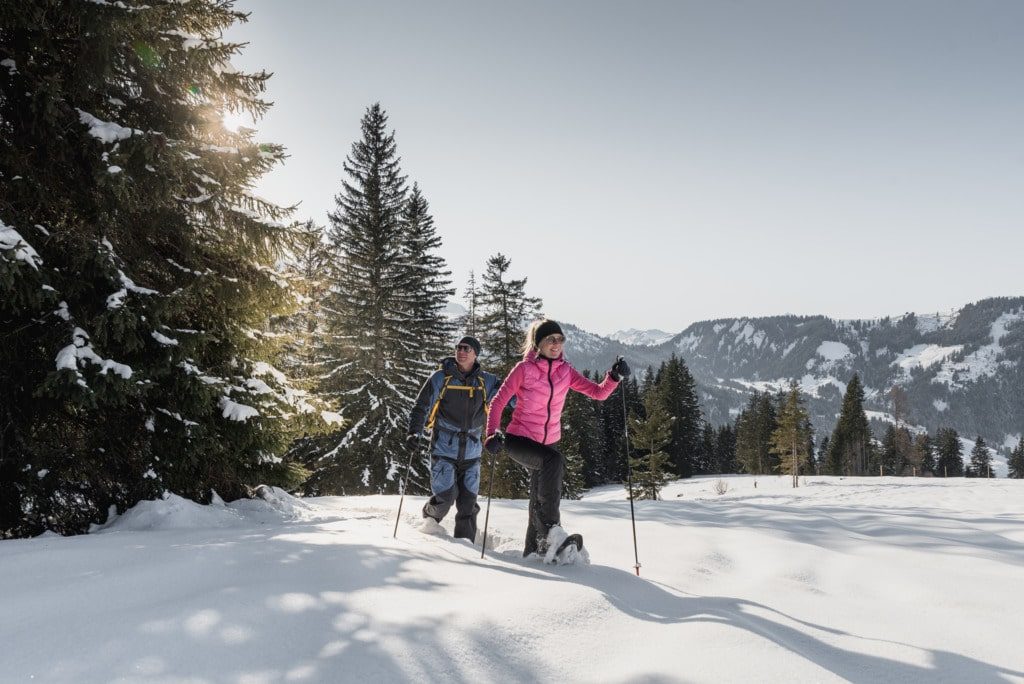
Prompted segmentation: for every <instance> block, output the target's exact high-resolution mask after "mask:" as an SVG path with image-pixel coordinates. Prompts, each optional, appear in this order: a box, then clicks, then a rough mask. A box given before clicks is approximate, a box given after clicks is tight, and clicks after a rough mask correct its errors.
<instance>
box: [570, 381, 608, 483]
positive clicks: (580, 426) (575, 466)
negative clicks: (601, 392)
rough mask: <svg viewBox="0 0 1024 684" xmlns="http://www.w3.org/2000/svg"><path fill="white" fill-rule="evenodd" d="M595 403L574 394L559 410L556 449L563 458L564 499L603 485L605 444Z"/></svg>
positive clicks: (571, 393)
mask: <svg viewBox="0 0 1024 684" xmlns="http://www.w3.org/2000/svg"><path fill="white" fill-rule="evenodd" d="M594 403H595V402H594V401H592V400H590V399H588V398H587V397H586V396H584V395H582V394H579V393H577V392H570V393H569V394H568V396H566V398H565V409H564V410H563V411H562V440H561V442H560V443H559V445H560V446H559V448H560V449H561V451H562V454H564V455H565V459H566V466H567V471H566V485H565V490H566V497H568V498H579V496H578V495H580V494H582V492H583V490H584V489H586V488H588V487H593V486H595V485H598V484H604V483H605V482H607V480H605V479H603V478H604V473H603V472H602V466H603V462H604V453H603V450H604V443H603V441H602V439H601V434H600V431H599V428H598V421H597V414H596V413H595V411H594V410H593V404H594Z"/></svg>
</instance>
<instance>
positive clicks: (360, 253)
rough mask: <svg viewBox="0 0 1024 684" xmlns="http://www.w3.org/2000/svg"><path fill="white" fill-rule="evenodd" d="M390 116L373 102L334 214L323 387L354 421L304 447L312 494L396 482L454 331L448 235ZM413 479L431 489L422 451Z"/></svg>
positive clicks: (390, 486) (388, 488)
mask: <svg viewBox="0 0 1024 684" xmlns="http://www.w3.org/2000/svg"><path fill="white" fill-rule="evenodd" d="M387 123H388V119H387V114H386V113H385V112H384V110H383V109H382V108H381V106H380V105H379V104H374V105H372V106H371V107H369V108H368V109H367V111H366V114H365V115H364V116H363V119H362V136H361V138H360V139H359V140H357V141H356V142H355V143H354V144H353V145H352V151H351V152H350V154H349V156H348V157H347V159H346V160H345V164H344V169H345V175H346V178H345V179H344V180H343V182H342V190H341V192H339V193H338V195H337V196H336V197H335V204H336V209H335V211H334V212H333V213H332V214H330V221H331V226H330V229H329V237H330V240H331V243H332V244H333V248H334V252H335V254H336V257H335V264H334V268H333V269H332V272H331V289H330V292H329V294H328V295H327V297H326V298H325V303H324V322H325V325H326V331H325V335H324V340H325V352H326V353H327V356H328V357H329V358H330V359H332V360H333V362H332V363H331V364H329V365H326V366H325V367H324V368H323V373H322V380H321V383H320V394H321V395H323V396H325V397H327V398H328V399H331V400H333V401H336V402H337V403H338V404H340V405H341V415H342V416H343V417H344V419H345V420H346V425H345V427H344V429H343V431H341V432H337V433H334V434H331V435H328V436H326V437H323V438H319V439H316V440H312V441H310V442H309V443H306V444H304V445H302V447H301V449H299V450H297V455H298V457H299V458H300V459H301V460H302V461H303V462H304V463H306V464H307V466H308V467H309V468H310V469H311V470H312V471H313V475H312V476H311V477H310V479H309V481H308V482H307V485H306V491H307V493H310V494H343V493H356V492H366V493H369V492H396V491H398V487H399V482H400V480H401V477H402V476H403V475H404V468H405V463H406V461H407V460H408V457H409V455H410V454H409V451H408V448H409V447H407V445H406V444H405V441H404V436H405V428H406V426H407V423H408V418H409V412H410V410H411V409H412V405H413V401H414V399H415V396H416V393H417V392H418V390H419V388H420V386H421V385H422V384H423V382H424V380H425V379H426V376H427V374H428V373H429V372H430V371H432V370H433V369H434V368H435V367H436V363H437V357H438V355H439V353H440V351H441V347H442V346H444V345H442V342H441V341H442V340H444V339H445V338H446V337H448V336H449V335H450V334H451V331H450V328H449V327H448V326H447V324H446V322H445V321H444V320H443V316H441V315H440V311H441V309H443V308H444V306H445V304H446V302H447V298H448V297H449V296H450V295H451V290H450V289H449V288H448V279H447V278H448V272H447V271H446V270H444V262H443V260H441V259H440V258H439V257H437V256H435V255H434V253H433V250H435V249H437V248H438V247H439V246H440V240H439V239H438V238H437V236H436V234H435V232H434V228H433V221H432V219H431V218H430V215H429V213H428V211H427V204H426V201H425V200H424V199H423V197H422V195H421V194H420V193H419V192H418V190H416V191H415V192H414V193H413V194H412V195H411V197H410V196H409V194H408V193H407V190H406V183H405V176H403V175H402V173H401V168H400V159H399V157H398V152H397V145H396V143H395V136H394V132H390V133H389V132H388V130H387ZM408 200H411V202H410V201H408ZM409 487H410V490H411V491H418V492H424V491H428V488H429V468H428V466H427V464H426V463H425V462H423V459H421V458H414V459H413V461H412V469H411V472H410V474H409Z"/></svg>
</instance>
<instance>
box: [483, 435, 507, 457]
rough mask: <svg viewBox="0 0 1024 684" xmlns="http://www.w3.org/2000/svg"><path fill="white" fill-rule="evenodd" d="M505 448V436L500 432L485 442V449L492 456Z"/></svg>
mask: <svg viewBox="0 0 1024 684" xmlns="http://www.w3.org/2000/svg"><path fill="white" fill-rule="evenodd" d="M503 446H505V435H503V434H501V433H500V432H495V433H494V434H493V435H491V436H490V437H488V438H487V441H486V442H484V449H487V451H489V452H490V453H492V454H497V453H498V452H499V451H501V448H502V447H503Z"/></svg>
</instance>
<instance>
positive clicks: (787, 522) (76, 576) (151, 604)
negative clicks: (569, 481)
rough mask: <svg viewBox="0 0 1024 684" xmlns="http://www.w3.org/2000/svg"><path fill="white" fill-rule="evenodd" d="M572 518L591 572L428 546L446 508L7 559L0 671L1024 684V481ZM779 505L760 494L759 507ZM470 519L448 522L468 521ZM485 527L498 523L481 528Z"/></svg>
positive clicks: (125, 537)
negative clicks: (424, 526)
mask: <svg viewBox="0 0 1024 684" xmlns="http://www.w3.org/2000/svg"><path fill="white" fill-rule="evenodd" d="M717 479H718V478H715V477H711V478H697V479H693V480H687V481H683V482H677V483H673V484H671V485H670V486H669V487H668V488H667V489H666V490H665V492H664V500H663V501H658V502H646V501H645V502H637V505H636V513H637V533H638V538H639V553H640V560H641V563H642V568H641V575H642V576H641V577H639V578H638V577H636V576H635V574H634V571H633V568H632V566H633V543H632V538H631V535H630V521H629V503H628V501H626V500H625V498H624V493H623V490H622V489H621V488H617V487H604V488H599V489H598V490H595V491H594V492H592V493H591V494H590V495H589V496H587V497H586V498H584V500H582V501H570V502H565V503H564V504H563V523H564V525H565V527H566V528H567V529H568V530H569V531H571V532H580V533H582V534H583V535H584V538H585V540H586V544H587V548H588V549H589V551H590V555H591V559H592V564H591V565H589V566H557V565H555V566H551V565H543V564H541V563H540V562H538V561H535V560H524V559H522V558H520V554H519V549H520V548H521V543H522V534H523V531H524V528H525V517H526V514H525V502H523V501H496V502H495V503H494V505H493V506H492V508H491V519H490V526H491V531H492V533H494V535H495V540H494V541H495V543H494V544H493V546H494V547H495V548H494V549H492V550H491V551H489V552H488V556H487V558H485V559H484V560H480V552H479V547H473V546H471V545H470V544H469V543H468V542H466V541H461V540H460V541H456V540H453V539H451V538H450V536H448V535H449V534H450V531H451V526H452V521H451V520H450V519H448V520H445V522H444V528H445V530H443V531H439V530H437V529H435V530H434V534H426V533H424V531H421V529H420V527H421V519H420V517H419V509H420V507H421V505H422V504H423V501H424V499H423V498H421V497H407V498H406V499H405V502H404V509H403V516H402V520H401V525H400V527H399V531H398V539H397V540H396V539H392V536H391V535H392V529H393V526H394V521H395V513H396V510H397V505H398V497H393V496H374V497H326V498H320V499H307V500H297V499H293V498H291V497H288V496H287V495H283V494H281V493H280V492H278V493H277V496H275V497H271V501H270V502H266V501H262V500H256V501H241V502H235V503H233V504H229V505H227V506H224V505H223V504H220V505H212V506H198V505H196V504H193V503H191V502H189V501H186V500H184V499H180V498H178V497H170V498H169V499H167V500H166V501H157V502H145V503H143V504H140V505H139V506H137V507H136V508H134V509H133V510H131V511H129V512H127V513H126V514H124V515H122V516H121V517H119V518H117V519H115V520H113V521H112V522H110V523H108V524H107V525H105V526H104V527H103V528H101V529H100V530H98V531H97V532H96V533H94V534H91V535H86V536H80V537H71V538H61V537H57V536H55V535H50V534H47V535H44V536H42V537H39V538H37V539H31V540H18V541H4V542H0V605H2V606H3V607H4V610H3V611H2V613H0V643H3V644H4V649H3V651H2V653H0V672H2V673H3V676H2V679H3V680H4V681H28V680H31V681H36V682H76V683H78V682H106V681H120V682H162V683H163V682H186V681H187V682H336V681H374V682H376V681H448V682H471V681H560V680H566V681H602V682H625V681H658V682H720V681H744V682H755V681H757V682H766V681H770V682H782V681H786V682H793V681H798V682H838V681H857V682H1024V652H1022V651H1021V649H1020V648H1019V645H1018V642H1019V627H1020V622H1019V621H1020V615H1021V614H1022V612H1024V595H1022V593H1021V591H1020V586H1021V577H1022V570H1024V482H1021V481H1012V480H964V479H949V480H939V479H909V478H846V479H839V478H825V477H821V478H814V477H812V478H806V480H805V482H804V486H802V487H800V488H799V489H796V490H793V489H791V488H790V484H789V479H788V478H785V477H775V476H772V477H760V478H754V477H750V476H726V477H723V478H722V480H723V481H724V482H725V483H726V484H727V485H728V491H727V492H726V493H725V494H724V495H717V494H715V491H714V489H715V483H716V480H717ZM755 481H756V483H757V486H756V488H755V486H754V483H755ZM450 517H451V516H449V518H450ZM480 521H481V523H482V522H483V513H481V517H480Z"/></svg>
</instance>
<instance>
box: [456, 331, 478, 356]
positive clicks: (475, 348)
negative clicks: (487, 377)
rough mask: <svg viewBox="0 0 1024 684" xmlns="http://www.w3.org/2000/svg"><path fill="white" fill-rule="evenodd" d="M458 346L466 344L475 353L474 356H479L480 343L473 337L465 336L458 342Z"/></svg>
mask: <svg viewBox="0 0 1024 684" xmlns="http://www.w3.org/2000/svg"><path fill="white" fill-rule="evenodd" d="M459 344H468V345H469V346H470V347H472V348H473V351H475V352H476V355H477V356H480V341H479V340H477V339H476V338H475V337H470V336H469V335H466V336H465V337H463V338H462V339H461V340H459Z"/></svg>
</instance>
